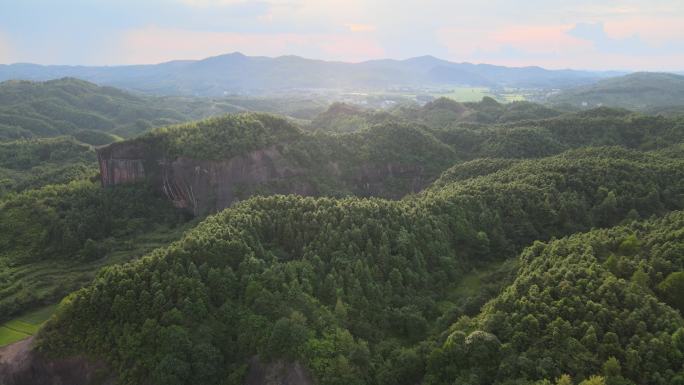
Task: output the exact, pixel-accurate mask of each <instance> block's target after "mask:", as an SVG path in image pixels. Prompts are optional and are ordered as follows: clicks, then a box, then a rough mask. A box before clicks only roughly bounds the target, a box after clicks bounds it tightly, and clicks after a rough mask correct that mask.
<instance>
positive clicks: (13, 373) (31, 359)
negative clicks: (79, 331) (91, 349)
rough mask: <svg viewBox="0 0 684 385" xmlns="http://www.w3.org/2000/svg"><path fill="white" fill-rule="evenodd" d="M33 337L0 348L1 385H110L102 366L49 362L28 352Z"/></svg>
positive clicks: (65, 360) (80, 360)
mask: <svg viewBox="0 0 684 385" xmlns="http://www.w3.org/2000/svg"><path fill="white" fill-rule="evenodd" d="M32 342H33V337H31V338H27V339H25V340H22V341H19V342H15V343H13V344H11V345H7V346H4V347H2V348H0V384H2V385H27V384H31V385H56V384H60V385H61V384H69V385H91V384H99V385H108V384H109V385H111V384H114V383H115V382H114V378H113V377H112V376H110V375H109V372H108V370H107V367H106V366H105V365H104V364H103V363H101V362H91V361H89V360H87V359H85V358H83V357H69V358H60V359H48V358H45V357H43V356H42V355H41V354H40V353H38V352H36V351H35V350H32V349H31V343H32Z"/></svg>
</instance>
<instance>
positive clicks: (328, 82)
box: [0, 52, 620, 96]
mask: <svg viewBox="0 0 684 385" xmlns="http://www.w3.org/2000/svg"><path fill="white" fill-rule="evenodd" d="M435 71H436V73H435ZM616 74H620V73H617V72H592V71H579V70H548V69H543V68H541V67H504V66H497V65H491V64H473V63H466V62H464V63H456V62H451V61H447V60H443V59H440V58H436V57H434V56H430V55H425V56H419V57H414V58H408V59H403V60H396V59H379V60H368V61H363V62H358V63H349V62H341V61H326V60H319V59H309V58H304V57H300V56H295V55H283V56H278V57H266V56H247V55H244V54H242V53H240V52H233V53H228V54H223V55H217V56H212V57H207V58H204V59H201V60H174V61H168V62H163V63H158V64H140V65H121V66H67V65H38V64H30V63H15V64H1V65H0V81H2V80H7V79H26V80H48V79H53V78H59V77H78V78H81V79H84V80H87V81H91V82H94V83H97V84H100V85H109V86H114V87H119V88H125V89H129V90H135V91H140V92H144V93H150V94H160V95H199V96H221V95H225V94H231V93H237V94H254V93H258V92H261V93H264V92H266V93H278V92H281V93H282V92H292V91H297V90H299V91H301V90H306V89H342V90H344V89H389V88H393V87H417V88H424V87H439V86H448V85H451V86H453V85H467V86H487V87H522V88H566V87H572V86H577V85H584V84H590V83H593V82H595V81H598V80H600V79H603V78H606V77H610V76H614V75H616Z"/></svg>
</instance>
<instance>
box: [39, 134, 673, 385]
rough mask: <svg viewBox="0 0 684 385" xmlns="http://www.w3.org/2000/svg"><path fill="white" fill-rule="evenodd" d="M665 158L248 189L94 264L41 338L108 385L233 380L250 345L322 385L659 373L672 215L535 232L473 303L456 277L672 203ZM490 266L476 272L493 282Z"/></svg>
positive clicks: (654, 377) (665, 355) (576, 157)
mask: <svg viewBox="0 0 684 385" xmlns="http://www.w3.org/2000/svg"><path fill="white" fill-rule="evenodd" d="M683 162H684V154H682V153H681V150H677V149H670V151H669V153H668V155H662V154H659V153H642V152H637V151H631V150H625V149H622V148H618V147H612V148H595V149H582V150H575V151H571V152H568V153H565V154H562V155H558V156H555V157H550V158H543V159H538V160H525V161H520V162H517V163H515V164H513V165H511V166H510V167H508V168H506V169H502V170H500V171H498V172H493V173H490V174H488V175H485V176H479V177H473V178H467V177H466V178H461V180H460V181H456V182H452V183H445V184H444V186H443V187H441V188H438V189H436V190H434V191H429V192H426V193H424V194H421V195H419V196H413V197H410V198H407V199H404V200H401V201H387V200H380V199H359V198H346V199H341V200H336V199H330V198H318V199H316V198H303V197H297V196H272V197H255V198H251V199H249V200H247V201H244V202H241V203H240V204H238V205H236V206H235V207H233V208H231V209H228V210H225V211H223V212H221V213H220V214H218V215H215V216H212V217H209V218H208V219H206V220H205V221H204V222H203V223H202V224H200V225H199V226H198V227H197V228H195V229H194V230H193V231H191V232H189V233H188V234H187V235H186V236H184V237H183V238H182V239H181V240H180V241H178V242H176V243H175V244H173V245H172V246H170V247H168V248H164V249H159V250H156V251H155V252H154V253H152V254H150V255H148V256H147V257H144V258H142V259H140V260H138V261H135V262H132V263H129V264H125V265H121V266H113V267H111V268H107V269H104V270H103V271H102V272H101V273H100V274H99V276H98V278H97V279H96V280H95V281H94V283H93V284H91V285H89V286H88V287H86V288H84V289H82V290H80V291H78V292H76V293H74V294H73V295H71V296H69V297H68V298H67V299H65V301H64V302H63V304H62V305H61V308H60V310H59V311H58V313H57V315H56V316H55V317H54V318H53V319H52V320H51V321H50V323H49V324H48V326H47V327H45V328H44V329H43V331H42V333H41V335H40V342H39V346H40V349H42V350H43V351H44V352H46V353H49V354H60V355H68V354H75V353H83V352H87V354H89V355H91V356H92V357H100V358H103V359H105V360H106V361H107V362H108V363H109V365H110V366H111V368H112V369H113V370H114V371H116V372H117V373H118V375H119V376H120V378H121V380H122V381H123V382H126V383H151V384H169V383H175V384H194V383H202V384H213V383H224V382H225V381H226V379H227V381H228V383H235V384H239V383H242V380H243V376H244V375H245V373H246V370H247V368H248V366H247V364H248V362H250V360H252V362H254V360H253V357H254V356H256V355H259V357H260V358H259V360H261V361H262V362H269V361H273V360H279V359H282V360H285V361H286V362H293V361H298V362H301V363H302V364H303V365H304V367H305V368H306V370H307V371H309V372H310V373H311V374H312V376H313V378H315V380H316V382H317V383H319V384H324V385H327V384H342V383H344V384H366V383H372V384H406V385H409V384H415V383H419V382H421V381H425V383H428V384H450V383H454V381H456V382H458V381H461V380H465V381H467V383H469V384H482V385H485V384H492V383H496V384H529V383H531V382H532V381H536V380H543V379H545V378H556V377H558V376H560V375H561V374H563V373H570V374H572V375H573V376H575V377H576V378H577V379H579V380H581V379H583V378H586V377H588V376H590V375H597V374H605V375H606V376H609V377H611V378H612V377H615V378H616V379H617V378H618V377H619V378H626V379H628V380H631V381H634V383H639V384H663V385H665V384H669V383H673V382H672V381H675V377H677V373H679V376H680V377H681V375H682V374H684V373H682V367H681V362H682V361H681V357H682V353H684V346H683V345H682V342H683V341H682V337H683V336H682V335H683V334H684V329H683V328H684V321H683V320H682V318H681V315H680V314H679V313H677V311H676V310H675V309H674V308H673V306H674V307H677V306H679V302H677V299H676V298H677V297H676V295H674V297H673V292H672V290H673V289H671V287H673V286H672V285H677V284H678V283H677V281H676V279H677V276H674V278H672V277H671V274H672V272H676V271H681V270H682V268H683V266H682V261H681V258H680V257H679V256H680V253H679V252H678V251H677V250H680V249H681V246H682V241H683V240H682V238H681V232H680V231H678V229H680V228H681V223H682V222H681V221H682V219H681V213H678V214H673V215H672V216H670V217H668V219H665V220H663V221H654V222H650V223H646V224H636V223H635V224H633V225H630V227H626V228H618V229H616V230H611V231H607V232H600V231H599V232H594V233H590V234H589V235H586V236H576V237H573V238H570V239H568V240H561V241H555V242H552V243H550V244H549V245H548V246H544V245H541V244H534V245H533V246H532V248H531V249H528V250H527V251H526V252H524V253H523V256H522V259H521V260H520V264H521V269H520V271H519V272H518V274H517V278H516V279H515V281H514V282H513V283H512V286H511V287H510V288H508V289H506V290H505V291H504V292H503V293H502V294H501V296H499V297H497V298H496V299H495V300H494V301H493V302H491V303H489V304H488V305H486V306H485V307H484V308H483V312H482V313H481V314H480V315H478V311H477V308H478V307H479V306H478V304H477V303H476V304H475V306H474V308H475V311H474V312H473V306H472V304H467V303H464V302H461V301H462V300H463V299H464V298H463V294H462V293H464V291H463V290H464V288H463V287H462V286H461V283H462V282H464V280H465V279H466V277H467V276H468V275H469V274H473V271H472V269H473V268H474V267H480V268H484V267H486V266H487V264H491V263H497V261H498V262H501V261H502V260H503V259H504V258H505V257H508V256H512V255H514V254H515V253H517V252H519V251H520V250H521V249H522V248H523V247H524V246H525V245H528V244H530V243H532V242H533V241H535V240H548V239H550V238H552V237H562V236H564V235H568V234H572V233H575V232H578V231H586V230H588V229H590V228H592V227H609V226H614V225H616V224H619V223H620V222H623V221H631V220H634V219H639V218H647V217H651V216H653V215H661V214H663V213H666V212H667V211H669V210H680V209H682V208H684V201H683V200H682V197H684V184H682V183H683V181H684V163H683ZM497 167H498V166H495V167H494V168H497ZM583 237H584V238H583ZM585 239H587V240H589V241H585ZM587 242H590V245H592V246H593V248H592V247H588V246H587ZM611 255H613V256H612V257H611ZM646 257H647V258H646ZM509 271H510V270H509ZM506 276H507V275H506V274H505V273H504V275H502V276H492V277H490V278H491V281H490V282H492V283H491V285H493V287H491V289H492V291H493V293H494V294H496V293H497V292H498V289H497V288H500V287H501V286H500V285H502V284H504V283H505V282H506V279H505V277H506ZM624 277H628V278H629V279H631V281H632V282H631V283H628V282H626V281H625V280H624ZM495 282H498V283H495ZM497 285H498V286H497ZM674 287H678V286H674ZM674 290H676V289H674ZM491 295H492V294H489V295H487V294H482V296H481V297H480V299H479V300H480V301H485V300H486V299H487V298H490V296H491ZM656 295H657V296H659V297H658V298H660V300H662V301H664V302H660V301H659V300H657V299H656ZM479 304H482V302H480V303H479ZM636 349H638V350H636ZM518 357H520V358H518ZM552 358H553V359H552ZM604 363H605V364H604ZM620 365H622V366H623V367H624V368H625V369H624V370H620ZM627 368H629V369H627ZM624 383H629V382H624Z"/></svg>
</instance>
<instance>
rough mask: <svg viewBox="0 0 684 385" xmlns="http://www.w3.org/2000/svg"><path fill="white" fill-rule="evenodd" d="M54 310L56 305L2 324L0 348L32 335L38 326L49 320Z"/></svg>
mask: <svg viewBox="0 0 684 385" xmlns="http://www.w3.org/2000/svg"><path fill="white" fill-rule="evenodd" d="M55 308H56V305H50V306H46V307H43V308H40V309H38V310H34V311H31V312H29V313H26V314H24V315H22V316H21V317H17V318H15V319H13V320H10V321H7V322H5V323H4V324H2V325H1V326H0V346H5V345H8V344H11V343H13V342H17V341H19V340H23V339H24V338H27V337H30V336H31V335H33V334H34V333H35V332H37V331H38V328H40V325H42V324H43V322H45V321H47V319H48V318H50V316H51V315H52V313H54V311H55Z"/></svg>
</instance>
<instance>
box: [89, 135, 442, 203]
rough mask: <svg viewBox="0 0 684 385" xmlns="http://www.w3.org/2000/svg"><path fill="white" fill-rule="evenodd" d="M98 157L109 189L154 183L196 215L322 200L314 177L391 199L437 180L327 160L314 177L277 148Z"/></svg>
mask: <svg viewBox="0 0 684 385" xmlns="http://www.w3.org/2000/svg"><path fill="white" fill-rule="evenodd" d="M97 155H98V161H99V164H100V175H101V181H102V185H103V186H105V187H108V186H113V185H119V184H126V183H133V182H146V183H151V184H152V185H153V186H154V188H155V189H156V190H158V191H159V192H160V193H162V194H164V195H165V196H166V197H168V198H169V199H170V200H171V201H172V202H173V204H174V205H175V206H176V207H178V208H183V209H187V210H188V211H191V212H192V213H193V214H195V215H198V214H205V213H208V212H213V211H218V210H221V209H223V208H226V207H229V206H230V205H231V204H232V203H234V202H235V201H237V200H240V199H246V198H248V197H249V196H251V195H254V194H259V193H262V194H298V195H318V194H320V193H321V191H320V187H319V185H317V184H316V183H315V182H314V181H315V180H316V178H315V177H312V175H314V174H316V173H318V174H316V175H321V174H323V175H325V177H327V178H329V179H332V180H334V181H335V186H334V187H335V189H337V190H338V191H348V192H350V193H354V194H356V195H358V196H381V197H386V198H400V197H401V196H403V195H405V194H407V193H413V192H418V191H420V190H422V189H423V188H424V187H425V186H426V185H428V184H429V183H430V182H431V181H432V180H433V179H434V178H433V177H432V176H427V175H425V172H424V170H423V168H422V167H421V166H415V165H401V164H393V163H389V162H388V163H385V164H375V163H373V164H370V163H369V164H360V165H357V166H355V167H354V168H353V169H351V170H350V169H348V168H347V169H341V167H340V166H339V162H337V161H335V160H327V161H322V164H318V165H316V166H315V169H316V171H315V172H314V171H313V170H312V169H311V167H309V168H307V167H303V166H301V165H299V164H298V163H297V162H296V161H294V160H292V159H289V158H288V157H286V156H284V155H283V152H282V147H281V146H277V145H276V146H270V147H267V148H264V149H260V150H256V151H252V152H250V153H247V154H244V155H239V156H235V157H233V158H230V159H225V160H197V159H191V158H186V157H177V158H174V159H168V158H167V157H166V156H165V155H164V154H163V152H162V151H159V150H156V149H154V148H151V147H148V146H146V145H145V144H141V143H138V142H121V143H114V144H112V145H109V146H107V147H103V148H100V149H98V154H97ZM392 184H394V185H400V186H399V187H396V186H392ZM388 186H390V187H393V188H388Z"/></svg>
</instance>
